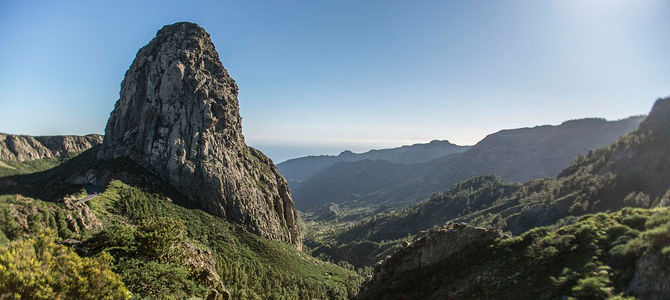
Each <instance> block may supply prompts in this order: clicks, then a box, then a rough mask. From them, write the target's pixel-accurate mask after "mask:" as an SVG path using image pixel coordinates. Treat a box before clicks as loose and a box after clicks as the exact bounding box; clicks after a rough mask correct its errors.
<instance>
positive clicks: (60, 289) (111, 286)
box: [0, 232, 130, 299]
mask: <svg viewBox="0 0 670 300" xmlns="http://www.w3.org/2000/svg"><path fill="white" fill-rule="evenodd" d="M54 239H55V238H54V236H53V235H52V233H51V232H42V233H40V234H39V236H38V237H37V238H35V239H29V240H18V241H13V242H12V243H11V244H10V245H8V246H6V247H2V246H0V290H1V291H3V293H7V294H9V295H11V297H12V298H22V299H129V298H130V293H129V292H128V290H127V289H126V287H125V286H124V284H123V282H121V278H120V277H119V276H118V275H117V274H114V272H112V270H111V266H110V263H111V260H112V258H111V256H109V254H107V253H105V252H103V253H101V254H100V255H99V256H98V257H96V258H82V257H79V256H78V255H77V254H76V253H75V252H74V251H72V250H71V249H70V248H67V247H65V246H61V245H57V244H55V243H54Z"/></svg>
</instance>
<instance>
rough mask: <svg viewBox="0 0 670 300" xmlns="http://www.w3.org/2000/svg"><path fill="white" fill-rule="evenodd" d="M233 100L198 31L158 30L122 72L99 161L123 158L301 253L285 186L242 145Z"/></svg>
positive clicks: (185, 26) (187, 26)
mask: <svg viewBox="0 0 670 300" xmlns="http://www.w3.org/2000/svg"><path fill="white" fill-rule="evenodd" d="M237 93H238V88H237V85H236V84H235V81H234V80H233V79H232V78H231V77H230V76H229V75H228V72H227V71H226V69H225V68H224V67H223V65H222V64H221V61H220V60H219V56H218V54H217V52H216V49H215V48H214V45H213V44H212V42H211V40H210V37H209V34H208V33H207V32H205V30H204V29H203V28H201V27H200V26H198V25H196V24H193V23H176V24H173V25H168V26H165V27H163V28H162V29H161V30H159V31H158V34H157V35H156V37H155V38H154V39H153V40H152V41H151V42H150V43H149V44H148V45H146V46H144V47H143V48H142V49H140V51H139V52H138V53H137V56H136V57H135V60H134V61H133V63H132V65H131V66H130V69H129V70H128V71H127V72H126V75H125V78H124V80H123V83H122V84H121V92H120V99H119V101H118V102H117V103H116V106H115V108H114V111H112V113H111V116H110V118H109V121H108V123H107V127H106V130H105V134H106V137H105V141H104V143H103V145H102V147H101V149H100V151H99V153H98V158H100V159H112V158H119V157H125V158H130V159H131V160H133V161H134V162H136V163H137V164H139V165H140V166H142V167H144V168H145V169H147V170H148V171H150V172H152V173H154V174H155V175H157V176H158V177H160V178H161V179H163V180H165V181H167V182H169V183H170V184H171V185H172V186H173V187H174V188H176V189H177V190H178V191H179V192H181V193H182V194H184V195H185V196H186V197H187V198H189V200H191V201H193V202H196V203H197V204H199V205H200V206H201V207H202V208H204V209H205V210H207V211H209V212H210V213H212V214H215V215H218V216H221V217H224V218H227V219H229V220H231V221H233V222H235V223H238V224H242V225H244V226H245V227H246V228H248V229H249V230H250V231H252V232H255V233H258V234H260V235H262V236H265V237H268V238H273V239H278V240H282V241H286V242H289V243H292V244H294V245H296V246H298V247H300V244H301V242H300V236H299V231H298V224H297V220H296V212H295V209H294V206H293V200H292V199H291V195H290V194H289V190H288V186H287V185H286V181H285V180H284V178H283V177H282V176H281V175H279V173H278V172H277V169H276V168H275V166H274V165H273V163H272V161H271V160H270V159H269V158H267V157H266V156H265V155H263V154H262V153H261V152H260V151H258V150H256V149H253V148H250V147H248V146H247V145H246V144H245V142H244V137H243V136H242V127H241V118H240V115H239V107H238V100H237Z"/></svg>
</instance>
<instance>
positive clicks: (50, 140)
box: [0, 133, 103, 162]
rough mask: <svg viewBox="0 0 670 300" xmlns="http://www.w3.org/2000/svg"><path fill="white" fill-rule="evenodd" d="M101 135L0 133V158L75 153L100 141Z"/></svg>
mask: <svg viewBox="0 0 670 300" xmlns="http://www.w3.org/2000/svg"><path fill="white" fill-rule="evenodd" d="M102 138H103V136H102V135H99V134H89V135H85V136H77V135H54V136H29V135H13V134H5V133H0V160H5V161H6V160H15V161H20V162H23V161H28V160H34V159H41V158H54V157H60V156H64V155H67V154H71V153H77V152H81V151H84V150H86V149H89V148H91V147H93V146H95V145H99V144H100V143H102Z"/></svg>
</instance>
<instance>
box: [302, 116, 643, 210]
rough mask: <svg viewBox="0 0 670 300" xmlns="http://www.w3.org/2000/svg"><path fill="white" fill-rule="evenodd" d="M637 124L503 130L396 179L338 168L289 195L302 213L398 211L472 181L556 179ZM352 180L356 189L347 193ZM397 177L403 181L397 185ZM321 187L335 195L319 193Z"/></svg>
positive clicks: (352, 166)
mask: <svg viewBox="0 0 670 300" xmlns="http://www.w3.org/2000/svg"><path fill="white" fill-rule="evenodd" d="M641 121H642V117H640V116H637V117H630V118H626V119H622V120H617V121H605V120H603V119H596V118H591V119H585V120H571V121H567V122H564V123H563V124H562V125H542V126H536V127H526V128H519V129H508V130H501V131H498V132H496V133H493V134H490V135H488V136H487V137H485V138H484V139H482V141H480V142H479V143H477V144H475V145H474V146H472V147H470V148H469V149H468V150H467V151H465V152H462V153H454V154H451V155H448V156H446V157H441V158H437V159H434V160H431V161H429V162H425V163H421V164H415V165H409V166H401V165H398V166H395V167H394V168H393V170H394V172H395V173H394V174H398V175H394V176H388V174H387V173H385V172H387V170H388V169H389V166H390V165H389V164H377V165H371V164H367V163H363V162H352V163H348V164H346V165H345V164H342V163H340V164H339V165H337V164H336V165H333V166H331V167H329V168H328V169H324V170H322V171H321V172H319V173H317V174H316V175H314V176H313V177H312V178H310V179H308V180H306V181H304V182H301V183H300V184H296V185H293V186H292V188H294V189H293V190H292V192H293V193H292V194H293V197H294V199H295V202H296V205H297V207H298V208H299V209H302V210H311V209H313V208H314V207H318V206H320V205H323V204H327V203H330V202H333V203H339V204H341V203H345V202H354V203H358V204H354V205H378V204H383V205H387V206H396V207H402V206H407V205H409V204H412V203H415V202H418V201H420V200H422V199H424V198H425V197H429V196H430V195H431V193H433V192H437V191H440V190H444V189H446V188H448V187H450V186H451V185H453V184H455V183H456V182H458V181H461V180H465V179H467V178H469V177H472V176H481V175H489V174H497V175H500V176H501V177H502V178H503V179H504V180H505V181H521V182H523V181H527V180H530V179H537V178H543V177H551V176H556V175H557V174H558V173H559V172H560V171H561V170H562V169H563V168H565V167H567V166H568V165H569V164H570V162H571V161H572V159H573V158H574V157H576V156H577V155H579V154H584V153H587V152H588V151H589V150H593V149H596V148H598V147H601V146H605V145H608V144H610V143H612V142H613V141H615V140H616V139H617V138H619V137H620V136H622V135H624V134H626V133H628V132H630V131H632V130H634V129H635V128H637V126H638V124H639V123H640V122H641ZM584 124H586V125H584ZM576 125H580V126H576ZM360 166H362V167H360ZM382 166H383V167H382ZM371 167H372V168H371ZM331 171H333V172H331ZM357 174H358V175H357ZM360 174H364V175H365V176H360ZM354 177H357V178H356V180H357V187H360V188H356V187H353V188H352V187H351V184H350V183H351V182H352V180H354ZM399 177H404V178H405V179H406V180H404V181H403V180H398V179H397V178H399ZM387 178H389V179H388V180H387ZM361 181H362V182H361ZM365 182H370V183H374V184H369V185H366V184H365ZM325 187H328V188H329V189H331V190H333V191H336V194H330V193H329V192H327V191H326V190H322V189H323V188H325Z"/></svg>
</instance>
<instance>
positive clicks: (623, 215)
mask: <svg viewBox="0 0 670 300" xmlns="http://www.w3.org/2000/svg"><path fill="white" fill-rule="evenodd" d="M668 216H670V210H668V209H663V210H643V209H624V210H621V211H618V212H616V213H600V214H596V215H587V216H583V217H581V218H579V220H577V221H576V222H574V223H573V224H570V225H566V226H562V227H539V228H535V229H532V230H529V231H528V232H526V233H524V234H522V235H520V236H514V237H508V238H504V239H499V240H496V241H495V242H492V243H491V244H489V245H488V246H484V247H475V248H468V249H465V250H463V251H461V252H459V253H457V254H455V255H452V256H450V257H445V258H443V260H442V261H440V262H438V263H436V264H434V265H432V266H429V267H427V268H420V269H418V270H410V271H407V272H404V273H403V272H400V274H394V278H389V279H387V281H385V282H383V283H381V284H377V285H376V286H373V287H372V288H370V289H367V290H365V291H364V292H363V294H362V295H361V296H362V299H427V298H436V299H442V298H446V297H447V296H449V297H451V298H454V299H462V298H467V299H473V298H476V299H494V298H495V299H560V298H561V297H562V296H564V295H567V296H571V297H576V298H577V299H609V298H610V297H614V296H616V295H618V294H621V293H625V292H626V290H627V288H628V285H629V283H630V282H631V280H632V274H633V273H634V272H635V261H636V260H637V259H638V258H640V257H641V256H643V255H645V254H647V253H658V252H659V251H661V249H662V248H660V247H663V246H668V245H670V243H669V242H668V241H667V240H657V239H656V237H660V236H661V237H667V234H668V231H666V230H667V227H666V226H667V224H669V223H667V222H665V223H664V221H663V220H665V218H667V217H668ZM637 217H643V218H649V221H647V222H646V224H645V225H644V226H643V227H644V228H642V229H643V231H642V232H640V231H638V230H637V229H634V228H631V227H629V226H627V225H625V224H623V220H630V219H632V218H637ZM652 220H658V221H657V222H654V221H652ZM661 232H662V233H661ZM636 244H638V245H636ZM665 263H666V265H665V266H660V267H661V268H668V267H670V263H668V262H665Z"/></svg>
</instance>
